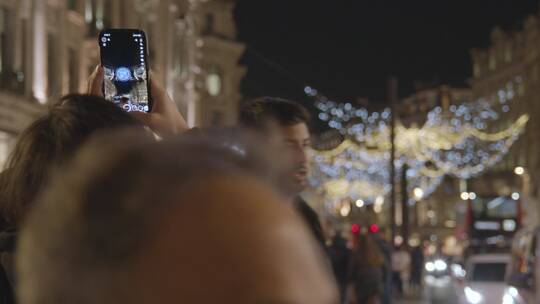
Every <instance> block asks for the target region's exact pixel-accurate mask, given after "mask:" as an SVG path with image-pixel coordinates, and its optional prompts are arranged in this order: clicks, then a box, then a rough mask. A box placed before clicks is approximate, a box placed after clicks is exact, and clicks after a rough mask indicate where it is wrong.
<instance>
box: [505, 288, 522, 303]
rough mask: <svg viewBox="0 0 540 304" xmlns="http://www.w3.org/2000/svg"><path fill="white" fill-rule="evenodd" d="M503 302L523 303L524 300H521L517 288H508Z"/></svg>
mask: <svg viewBox="0 0 540 304" xmlns="http://www.w3.org/2000/svg"><path fill="white" fill-rule="evenodd" d="M502 300H503V304H519V303H522V300H521V297H520V295H519V292H518V290H517V288H515V287H512V286H510V287H508V288H506V290H505V291H504V296H503V299H502Z"/></svg>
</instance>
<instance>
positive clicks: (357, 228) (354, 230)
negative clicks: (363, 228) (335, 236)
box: [351, 224, 360, 234]
mask: <svg viewBox="0 0 540 304" xmlns="http://www.w3.org/2000/svg"><path fill="white" fill-rule="evenodd" d="M351 232H352V233H354V234H356V233H359V232H360V226H359V225H358V224H352V225H351Z"/></svg>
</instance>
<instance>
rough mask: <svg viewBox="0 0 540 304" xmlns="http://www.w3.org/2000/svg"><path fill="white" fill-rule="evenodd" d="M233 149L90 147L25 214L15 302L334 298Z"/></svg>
mask: <svg viewBox="0 0 540 304" xmlns="http://www.w3.org/2000/svg"><path fill="white" fill-rule="evenodd" d="M243 157H245V156H243V153H242V152H241V151H240V152H239V151H238V149H236V148H234V147H233V148H231V147H230V146H228V145H226V144H223V143H220V142H217V141H214V142H212V143H208V142H206V143H205V142H201V141H196V140H194V138H188V139H185V138H183V139H179V140H177V141H174V142H172V141H165V142H160V143H155V142H152V141H150V140H145V139H144V138H143V139H141V138H138V136H133V135H132V136H127V137H126V136H124V137H121V138H112V139H99V140H96V141H95V142H93V143H91V145H89V146H87V147H86V148H85V149H83V150H82V151H81V153H80V154H79V155H78V157H77V158H76V159H75V161H74V162H73V163H72V164H71V166H69V167H68V168H67V170H65V171H64V172H62V174H60V175H58V176H57V178H56V179H55V180H54V182H53V183H52V184H51V186H50V187H48V190H47V191H46V192H45V193H44V195H43V196H42V198H41V199H40V200H39V201H38V202H39V204H37V205H36V207H35V208H33V210H32V211H31V213H30V215H29V216H28V218H27V220H26V222H25V226H24V228H23V231H22V233H21V236H20V240H19V243H18V248H17V252H18V256H17V260H16V262H17V273H16V274H17V276H18V287H17V293H18V296H19V300H20V302H21V303H26V304H53V303H54V304H56V303H79V304H85V303H88V304H90V303H91V304H94V303H100V304H108V303H111V304H112V303H131V304H146V303H201V304H205V303H239V304H242V303H269V304H271V303H276V304H277V303H337V302H335V296H336V293H335V289H334V287H333V286H332V282H331V281H330V280H331V279H330V278H331V274H330V273H329V272H328V271H327V270H326V268H325V267H324V266H323V265H324V263H323V262H322V261H323V259H322V254H321V253H320V252H319V251H318V250H319V249H318V247H317V245H316V243H315V241H314V240H313V239H312V238H311V235H310V234H309V232H307V231H306V228H305V227H304V225H303V223H302V222H301V220H300V219H298V218H297V215H296V213H295V212H294V210H292V207H291V206H290V205H288V204H284V203H282V201H281V200H280V197H279V196H278V195H276V193H275V192H274V191H273V190H272V189H271V187H269V186H268V185H267V184H266V183H265V182H264V181H263V179H260V178H259V175H258V172H256V169H254V170H253V169H251V168H249V165H245V164H242V163H241V160H242V159H243ZM249 157H252V156H249ZM249 163H257V162H251V161H250V162H249Z"/></svg>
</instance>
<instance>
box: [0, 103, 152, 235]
mask: <svg viewBox="0 0 540 304" xmlns="http://www.w3.org/2000/svg"><path fill="white" fill-rule="evenodd" d="M127 126H141V125H140V124H139V123H138V121H136V120H135V119H133V118H132V117H131V116H130V115H128V114H127V113H125V112H124V111H122V110H121V109H119V108H118V107H116V106H114V105H113V104H112V103H110V102H108V101H106V100H105V99H103V98H100V97H96V96H90V95H68V96H66V97H64V98H62V99H61V100H60V101H59V102H58V103H56V104H54V105H52V107H51V108H50V109H49V111H48V112H47V113H46V114H45V115H44V116H43V117H41V118H39V119H38V120H36V121H35V122H34V123H33V124H32V125H30V126H29V127H28V128H27V129H25V130H24V131H23V132H22V133H21V135H20V136H19V139H18V140H17V143H16V145H15V148H14V149H13V151H12V153H11V155H10V156H9V158H8V162H7V165H6V168H5V170H4V172H3V173H2V175H1V176H0V217H2V218H3V220H4V221H5V222H6V224H7V225H9V226H18V224H19V222H20V221H21V220H22V217H23V216H24V214H25V212H26V209H27V207H28V206H29V205H30V204H31V203H32V201H33V200H34V197H35V196H36V194H37V193H38V192H39V191H40V190H41V189H42V188H43V187H44V185H45V184H46V182H47V179H48V175H49V171H50V169H51V168H54V167H57V166H58V165H59V164H61V163H63V162H64V161H65V160H66V159H69V158H70V157H71V156H72V155H73V154H74V152H75V150H77V149H78V148H79V146H80V145H81V144H82V143H83V142H85V141H86V139H87V138H89V137H90V135H92V134H94V133H95V132H96V131H102V130H111V129H116V128H121V127H127ZM141 130H142V126H141Z"/></svg>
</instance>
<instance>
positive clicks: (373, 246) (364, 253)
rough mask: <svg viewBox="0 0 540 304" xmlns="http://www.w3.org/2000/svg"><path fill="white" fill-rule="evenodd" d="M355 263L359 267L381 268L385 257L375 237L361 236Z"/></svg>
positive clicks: (355, 251) (356, 250)
mask: <svg viewBox="0 0 540 304" xmlns="http://www.w3.org/2000/svg"><path fill="white" fill-rule="evenodd" d="M354 257H355V263H356V265H358V266H370V267H381V266H382V265H383V264H384V257H383V255H382V253H381V250H380V249H379V247H378V245H377V243H376V242H375V240H374V239H373V237H372V236H371V235H369V234H363V233H361V234H359V235H358V244H357V246H356V248H355V250H354Z"/></svg>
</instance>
